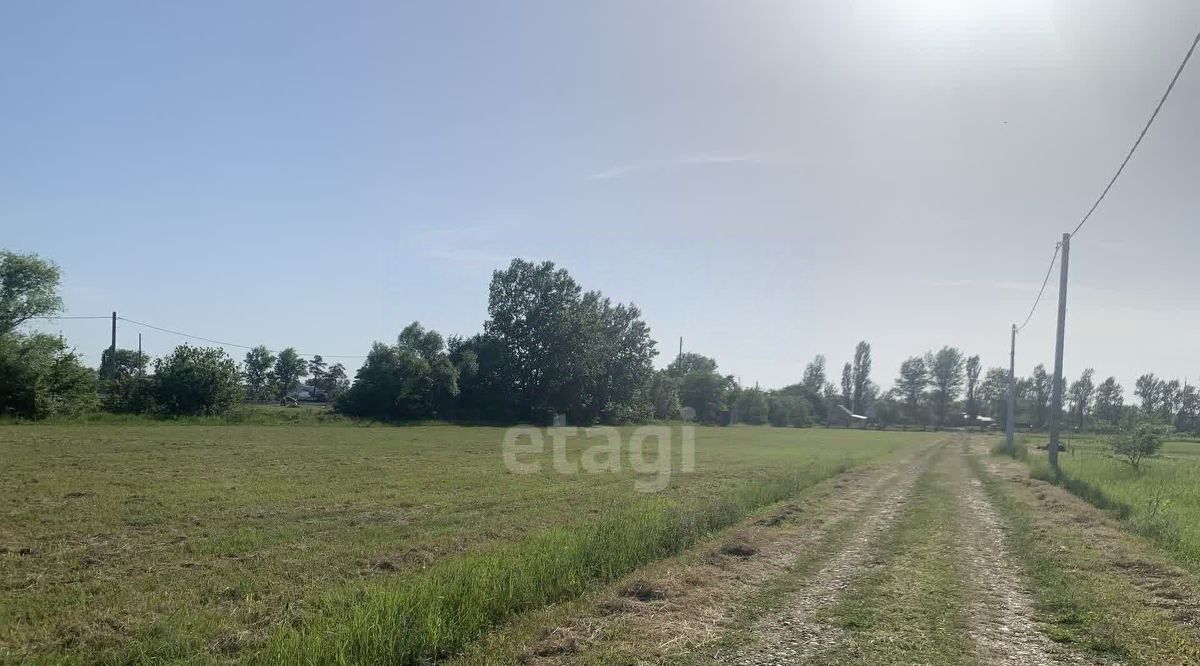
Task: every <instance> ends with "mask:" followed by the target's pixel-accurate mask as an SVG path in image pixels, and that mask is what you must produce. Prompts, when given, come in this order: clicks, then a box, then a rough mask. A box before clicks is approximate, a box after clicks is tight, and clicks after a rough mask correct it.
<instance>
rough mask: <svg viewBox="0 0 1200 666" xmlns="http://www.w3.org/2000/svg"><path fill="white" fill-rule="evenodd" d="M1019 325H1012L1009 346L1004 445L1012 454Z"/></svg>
mask: <svg viewBox="0 0 1200 666" xmlns="http://www.w3.org/2000/svg"><path fill="white" fill-rule="evenodd" d="M1016 369H1017V325H1016V324H1013V325H1012V341H1011V342H1010V343H1009V347H1008V407H1007V414H1006V416H1005V418H1004V446H1005V448H1006V449H1007V450H1008V452H1009V453H1010V454H1011V453H1012V452H1013V451H1014V450H1015V449H1014V448H1013V402H1014V401H1015V400H1016Z"/></svg>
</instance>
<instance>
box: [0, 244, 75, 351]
mask: <svg viewBox="0 0 1200 666" xmlns="http://www.w3.org/2000/svg"><path fill="white" fill-rule="evenodd" d="M59 279H60V274H59V270H58V266H55V265H54V263H53V262H50V261H47V260H45V259H42V258H41V257H39V256H37V255H36V254H17V253H15V252H9V251H8V250H0V335H6V334H8V333H11V332H13V331H14V330H15V329H16V328H17V327H18V326H20V325H21V324H23V323H25V322H27V321H29V320H30V319H33V318H34V317H45V316H49V315H54V314H58V313H59V312H61V311H62V298H60V297H59V295H58V282H59Z"/></svg>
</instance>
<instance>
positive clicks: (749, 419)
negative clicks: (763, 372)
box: [737, 388, 770, 425]
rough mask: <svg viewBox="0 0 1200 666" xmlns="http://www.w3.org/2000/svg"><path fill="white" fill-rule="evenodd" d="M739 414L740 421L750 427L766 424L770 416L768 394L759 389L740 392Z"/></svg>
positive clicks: (738, 398) (738, 401)
mask: <svg viewBox="0 0 1200 666" xmlns="http://www.w3.org/2000/svg"><path fill="white" fill-rule="evenodd" d="M737 413H738V421H740V422H741V423H748V424H750V425H761V424H763V423H766V422H767V418H768V416H769V415H770V402H769V401H768V399H767V394H766V392H765V391H762V390H760V389H758V388H748V389H745V390H742V391H738V396H737Z"/></svg>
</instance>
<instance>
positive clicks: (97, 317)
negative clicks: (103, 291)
mask: <svg viewBox="0 0 1200 666" xmlns="http://www.w3.org/2000/svg"><path fill="white" fill-rule="evenodd" d="M30 319H112V315H99V316H96V317H81V316H74V315H63V316H60V317H51V316H49V315H47V316H44V317H41V316H39V317H30Z"/></svg>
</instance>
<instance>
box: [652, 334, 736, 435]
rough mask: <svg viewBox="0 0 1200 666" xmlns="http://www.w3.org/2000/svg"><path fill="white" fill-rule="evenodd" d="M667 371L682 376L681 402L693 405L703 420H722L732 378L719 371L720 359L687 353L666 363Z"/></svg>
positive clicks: (727, 403) (696, 415)
mask: <svg viewBox="0 0 1200 666" xmlns="http://www.w3.org/2000/svg"><path fill="white" fill-rule="evenodd" d="M666 372H667V374H668V375H670V376H672V377H675V378H677V379H678V380H679V402H680V403H681V404H682V405H683V406H684V407H687V408H690V409H691V411H692V413H693V414H694V415H695V418H696V420H698V421H700V422H701V423H719V422H720V421H721V418H722V414H723V413H724V412H725V411H726V410H727V409H728V407H729V397H730V393H731V392H732V390H733V388H734V383H733V378H732V377H726V376H722V375H721V374H720V373H718V372H717V362H716V361H714V360H713V359H711V358H709V357H707V356H701V355H700V354H694V353H691V352H689V353H686V354H682V355H680V356H679V357H678V358H676V359H675V361H673V362H672V363H671V365H669V366H667V370H666Z"/></svg>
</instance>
